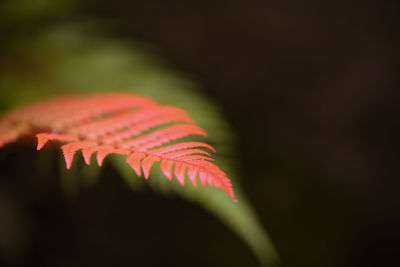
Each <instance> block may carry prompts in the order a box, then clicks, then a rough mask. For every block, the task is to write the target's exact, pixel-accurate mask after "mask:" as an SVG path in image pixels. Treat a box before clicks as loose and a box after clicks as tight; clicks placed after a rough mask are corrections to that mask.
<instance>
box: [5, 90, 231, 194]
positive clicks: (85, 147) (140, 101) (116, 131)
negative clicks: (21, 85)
mask: <svg viewBox="0 0 400 267" xmlns="http://www.w3.org/2000/svg"><path fill="white" fill-rule="evenodd" d="M33 134H36V137H37V140H38V144H37V149H38V150H40V149H42V148H43V146H44V145H45V144H46V143H47V142H49V141H53V140H55V141H61V142H64V143H66V144H64V145H63V146H61V149H62V152H63V154H64V158H65V162H66V166H67V168H68V169H69V168H70V167H71V164H72V161H73V158H74V155H75V153H76V152H77V151H81V152H82V155H83V157H84V159H85V162H86V164H90V160H91V156H92V155H93V153H95V152H97V157H96V158H97V163H98V164H99V165H102V163H103V161H104V159H105V157H106V156H107V155H109V154H120V155H126V156H128V157H127V160H126V161H127V163H128V164H129V165H130V166H131V167H132V169H133V170H134V171H135V172H136V174H137V175H138V176H141V174H142V171H143V175H144V177H145V178H146V179H147V178H148V177H149V175H150V170H151V168H152V166H153V165H154V163H156V162H160V168H161V170H162V172H163V173H164V175H165V176H166V178H167V179H169V180H171V179H172V178H173V176H174V175H175V177H176V178H177V180H178V181H179V183H180V184H182V185H184V184H185V178H186V174H187V176H188V179H189V181H190V182H191V183H192V184H193V185H194V186H196V185H197V178H199V180H200V184H201V185H202V186H206V185H207V184H208V185H209V186H215V187H217V188H219V187H221V188H222V189H223V190H224V191H225V192H226V193H228V195H229V196H230V197H231V198H232V199H234V200H235V197H234V195H233V190H232V185H231V182H230V180H229V179H228V178H227V176H226V174H225V173H224V172H223V171H221V170H220V169H219V168H218V167H217V166H216V165H215V164H214V163H212V162H211V161H213V158H212V156H211V153H210V152H215V150H214V148H213V147H211V146H210V145H208V144H206V143H203V142H180V143H175V144H170V145H166V144H168V143H170V142H171V141H175V140H179V139H180V138H183V137H186V136H189V135H200V136H206V135H207V134H206V132H205V131H204V130H203V129H202V128H200V127H199V126H197V125H196V124H195V123H194V121H193V120H192V118H191V117H190V116H189V115H188V114H187V113H186V112H185V111H184V110H182V109H180V108H177V107H173V106H162V105H159V104H157V103H156V102H155V101H153V100H151V99H149V98H146V97H143V96H138V95H133V94H116V93H109V94H92V95H89V96H75V95H69V96H61V97H55V98H53V99H50V100H47V101H42V102H38V103H35V104H31V105H28V106H25V107H23V108H20V109H16V110H14V111H11V112H9V113H7V114H5V115H3V116H2V117H0V147H2V146H4V145H5V144H8V143H11V142H14V141H16V140H17V139H18V138H19V137H21V136H25V135H33ZM200 148H202V149H200ZM205 149H208V150H210V152H207V151H206V150H205Z"/></svg>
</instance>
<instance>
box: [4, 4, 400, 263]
mask: <svg viewBox="0 0 400 267" xmlns="http://www.w3.org/2000/svg"><path fill="white" fill-rule="evenodd" d="M82 12H83V13H84V14H86V15H89V16H93V17H97V18H98V17H101V18H107V19H110V20H111V21H114V22H116V23H117V24H116V25H118V27H117V32H116V34H117V35H119V36H122V37H125V38H133V39H136V40H142V41H145V42H148V43H150V44H153V45H156V46H158V47H159V48H160V51H161V53H162V54H163V56H164V57H165V58H167V59H168V60H169V61H170V63H171V65H172V66H173V67H175V68H177V69H179V70H182V71H185V72H187V73H189V74H190V75H191V76H192V77H194V79H195V80H196V81H197V82H198V83H199V84H200V85H201V86H202V87H203V88H204V91H205V93H207V94H208V95H209V96H210V97H211V98H213V99H214V100H215V102H216V103H217V104H218V105H219V106H220V108H221V110H222V111H223V112H224V113H225V116H226V117H227V119H228V121H229V122H230V123H231V124H232V125H233V126H234V128H235V130H236V133H237V135H238V140H239V152H240V155H239V158H240V161H241V164H240V167H241V169H240V171H241V176H242V183H243V187H244V190H245V191H246V192H247V193H248V195H249V198H250V200H251V201H252V203H253V204H254V206H255V208H256V210H257V211H258V213H259V215H260V217H261V221H262V223H263V224H264V226H265V228H266V229H267V230H268V231H269V233H270V235H271V238H272V240H273V241H274V243H275V245H276V248H277V250H278V252H279V253H280V255H281V258H282V261H283V264H282V266H346V267H347V266H348V267H350V266H400V265H399V264H400V260H399V259H398V258H399V256H400V249H399V248H400V230H399V224H400V215H399V211H400V198H399V197H398V194H399V193H398V191H399V186H400V181H399V178H400V177H399V168H398V166H399V149H400V142H399V136H400V135H399V134H400V131H399V129H400V125H399V124H400V123H399V121H400V119H399V118H398V115H399V114H400V106H399V105H398V102H399V93H398V90H399V86H400V79H399V75H398V70H399V68H398V67H399V59H400V57H399V47H400V39H399V34H398V33H399V26H400V24H399V18H400V16H399V4H398V3H397V2H396V1H357V0H351V1H345V0H337V1H317V0H311V1H250V0H249V1H234V0H232V1H206V0H204V1H164V0H163V1H161V0H158V1H156V0H146V1H145V0H143V1H128V0H114V1H105V0H101V1H94V0H92V1H89V0H87V1H86V5H85V8H84V9H83V10H82ZM9 153H14V154H15V157H17V158H25V160H26V162H24V163H23V164H22V163H21V162H16V161H15V160H12V158H13V157H7V158H8V159H9V161H2V162H1V166H0V167H1V169H2V170H4V174H5V177H7V178H8V179H6V180H5V182H4V183H5V184H6V185H7V186H8V187H9V188H12V189H13V190H15V192H17V193H18V194H19V195H20V194H22V195H24V198H23V200H18V201H15V202H16V203H17V204H16V205H21V209H23V210H30V213H28V215H24V216H28V217H27V221H30V222H33V223H32V225H33V226H31V227H33V229H34V230H33V233H34V234H32V235H33V238H31V241H30V243H29V245H28V249H27V251H28V252H25V254H24V255H25V258H24V259H23V260H21V262H22V263H20V265H27V266H28V265H29V266H33V265H35V266H36V265H37V266H95V265H96V266H135V265H136V266H228V265H229V266H257V262H256V261H255V259H254V256H253V255H252V254H251V252H250V251H249V249H248V248H247V247H246V246H245V245H244V244H243V243H242V242H241V241H240V240H239V239H238V238H237V237H236V235H235V234H233V233H232V232H230V231H229V230H228V229H226V228H225V227H224V226H223V225H222V224H221V223H220V222H219V221H217V220H216V219H215V218H214V217H212V216H211V215H209V214H207V213H205V212H204V211H202V210H201V209H200V208H198V207H196V206H194V205H191V204H189V203H186V202H184V201H182V200H180V199H170V198H163V197H161V196H158V195H154V194H152V193H151V191H146V192H145V193H142V194H134V193H132V192H131V191H130V190H129V189H128V188H127V187H126V186H125V185H124V183H123V182H122V181H118V180H116V179H111V178H110V176H112V175H113V170H111V169H107V168H106V170H105V172H104V173H103V174H102V176H103V177H102V179H101V180H100V182H99V184H98V185H97V186H96V187H95V188H92V189H86V192H82V194H80V195H79V197H78V198H77V199H75V200H73V201H71V200H65V199H63V198H62V197H61V194H60V192H58V191H57V190H59V189H57V188H59V185H58V184H57V183H56V182H54V183H49V182H43V183H44V184H45V185H46V186H44V187H43V186H41V187H40V185H37V180H40V177H36V178H35V177H31V178H29V180H31V182H29V181H27V180H24V178H21V177H23V175H21V173H22V172H27V171H30V172H32V173H35V172H34V169H35V167H34V165H33V159H34V158H35V154H32V155H31V154H29V152H28V150H26V149H24V148H23V146H19V145H14V146H12V147H11V148H10V152H9ZM22 155H23V156H22ZM18 166H26V169H24V170H21V168H18ZM29 168H30V169H29ZM54 173H57V170H54ZM32 176H34V174H32ZM27 183H28V184H29V183H31V186H28V187H26V186H24V187H22V186H19V185H21V184H24V185H25V184H27ZM35 184H36V185H35ZM23 188H24V189H23ZM43 188H44V189H43ZM41 190H45V192H47V193H46V194H45V197H44V196H43V194H39V193H38V192H41ZM110 192H118V193H117V194H115V193H113V194H111V193H110ZM4 197H7V195H6V194H4ZM9 197H10V198H12V196H9ZM18 203H19V204H18ZM144 203H145V204H144ZM127 211H130V212H127ZM199 225H200V226H201V227H199ZM194 226H196V227H194ZM149 229H151V230H149ZM132 236H134V237H135V238H132ZM210 237H212V238H210ZM76 244H79V246H78V247H77V246H76ZM28 262H29V264H28Z"/></svg>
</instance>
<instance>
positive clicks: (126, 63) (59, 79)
mask: <svg viewBox="0 0 400 267" xmlns="http://www.w3.org/2000/svg"><path fill="white" fill-rule="evenodd" d="M16 2H18V3H24V4H23V5H21V6H20V5H17V3H16ZM56 3H58V4H56ZM71 6H73V4H71V3H70V2H68V1H50V0H46V1H45V0H43V1H40V0H35V1H28V0H24V1H6V2H4V3H3V4H2V8H1V13H3V14H4V13H7V14H8V15H7V16H2V19H1V20H2V22H5V24H3V26H2V30H3V31H5V32H7V31H9V29H10V28H7V26H4V25H14V26H15V25H24V23H27V21H32V20H35V21H39V18H42V17H43V16H46V14H47V17H52V16H61V15H65V14H68V12H69V8H71ZM21 22H22V23H21ZM19 23H21V24H19ZM49 25H51V26H49ZM32 27H34V26H33V25H30V27H27V28H26V29H29V30H24V29H25V28H23V27H20V28H19V29H20V30H21V31H20V32H19V33H18V35H17V34H15V35H13V37H15V38H10V39H9V40H7V41H8V42H3V44H2V47H3V49H2V61H1V63H0V101H1V102H0V107H1V109H9V108H12V107H15V106H19V105H22V104H26V103H28V102H32V101H35V100H39V99H43V98H46V97H49V96H52V95H55V94H61V93H89V92H98V91H110V90H118V91H130V92H135V93H140V94H144V95H147V96H150V97H152V98H154V99H156V100H158V101H159V102H160V103H162V104H171V105H176V106H179V107H182V108H184V109H186V110H187V111H188V112H189V113H190V114H191V115H192V116H193V118H194V119H195V120H196V121H197V122H198V123H199V125H200V126H201V127H203V128H205V129H206V130H207V132H208V133H209V137H208V138H207V142H208V143H210V144H211V145H213V146H214V147H215V148H216V150H217V151H218V153H217V158H216V164H217V165H219V166H220V167H221V169H222V170H224V171H226V172H227V174H228V177H230V178H231V179H232V182H233V186H234V191H235V194H236V196H237V199H238V200H239V202H238V203H234V202H233V201H232V200H231V199H230V198H229V196H228V195H226V194H225V193H224V192H223V191H222V190H218V189H215V188H211V187H200V186H198V187H193V186H192V185H190V184H189V183H188V184H187V185H185V186H184V187H182V186H181V185H180V184H179V183H178V182H177V181H176V180H175V179H174V180H173V181H172V182H170V181H168V180H167V179H165V178H164V176H163V175H162V174H161V172H160V171H159V168H156V167H154V168H152V173H151V177H150V179H149V180H148V181H146V183H147V182H148V184H149V185H150V186H151V188H152V189H154V190H155V191H157V192H160V193H162V194H165V195H168V194H176V195H179V196H181V197H182V198H184V199H186V200H188V201H191V202H194V203H198V204H199V205H201V206H202V207H204V208H205V209H206V210H208V211H209V212H211V213H213V214H214V215H215V216H217V217H219V218H220V219H221V220H222V221H223V222H224V223H225V224H226V225H228V226H229V227H231V229H232V230H233V231H234V232H236V233H237V234H238V235H239V236H240V237H241V238H242V239H243V240H244V241H245V242H246V243H247V244H248V245H249V247H250V248H251V249H252V250H253V252H254V253H255V255H256V256H257V258H258V259H259V261H260V262H261V263H262V264H264V265H273V264H275V263H276V261H277V254H276V252H275V250H274V247H273V245H272V243H271V241H270V240H269V237H268V235H267V234H266V232H265V231H264V230H263V229H262V227H261V225H260V223H259V221H258V219H257V216H256V215H255V212H254V211H253V209H252V208H251V205H250V204H249V203H248V201H247V200H246V197H245V195H244V193H243V192H241V191H240V183H239V181H238V179H237V177H236V175H235V174H236V172H235V165H236V164H237V162H235V158H234V155H235V154H236V151H235V148H234V143H235V140H234V138H233V136H232V129H230V128H229V126H228V125H227V124H226V123H225V122H224V120H223V118H222V117H221V115H220V113H219V111H218V108H217V107H216V106H215V105H214V104H212V103H211V101H210V100H209V99H206V98H205V97H204V96H202V95H201V93H200V92H199V90H198V88H197V87H196V86H195V85H194V84H193V83H192V82H190V81H188V80H187V79H185V78H183V77H185V76H187V75H185V74H183V73H179V72H177V71H174V70H171V69H169V68H167V67H165V65H166V64H165V63H164V62H162V61H160V59H159V58H158V57H156V56H152V55H156V54H157V51H156V50H155V49H154V48H151V47H149V46H144V45H143V44H140V43H137V42H132V41H126V40H125V41H123V40H118V39H116V38H111V37H110V36H106V35H104V34H102V33H101V32H99V31H98V29H104V28H107V27H108V26H107V25H104V24H101V23H96V22H79V23H77V22H72V23H65V22H62V23H60V22H59V23H53V24H50V23H41V22H38V23H37V28H36V29H35V30H34V31H33V32H35V34H34V35H33V34H32ZM3 34H4V32H3ZM21 40H24V41H23V42H21ZM47 160H48V159H47ZM38 162H40V164H42V166H43V165H45V164H46V162H47V161H46V159H45V158H43V159H41V160H39V161H38ZM108 162H111V163H112V164H113V165H114V166H115V167H116V168H117V170H119V172H120V174H121V176H122V177H123V178H124V179H125V180H126V182H127V183H128V184H129V185H130V186H131V187H132V189H133V190H140V189H141V188H142V187H143V186H141V185H142V183H143V182H144V181H143V179H142V178H138V177H137V176H136V175H135V173H134V172H133V171H132V170H131V169H130V167H129V166H128V165H127V164H126V162H125V158H124V157H120V156H110V157H109V159H108ZM73 165H75V167H74V168H73V170H72V171H69V172H67V171H66V172H65V173H64V174H63V176H65V179H63V181H64V183H63V184H64V187H65V188H66V192H67V193H68V194H73V193H74V191H76V190H75V189H74V186H76V184H75V185H74V183H73V181H74V179H73V178H71V177H72V176H74V174H75V173H77V172H78V171H82V172H83V173H86V174H85V175H84V176H86V177H88V179H87V180H86V183H87V184H93V182H95V181H96V179H97V178H96V176H97V175H98V174H99V172H98V171H96V170H98V169H99V168H93V166H90V167H84V168H80V167H76V166H77V165H78V166H79V165H83V164H82V162H74V164H73ZM92 165H93V164H92ZM95 169H96V170H95ZM66 181H68V182H66Z"/></svg>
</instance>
